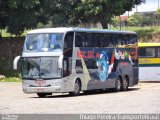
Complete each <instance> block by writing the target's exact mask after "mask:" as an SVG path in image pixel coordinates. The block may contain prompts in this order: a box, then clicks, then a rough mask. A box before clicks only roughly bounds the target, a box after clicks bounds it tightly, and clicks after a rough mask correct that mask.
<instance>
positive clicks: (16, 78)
mask: <svg viewBox="0 0 160 120" xmlns="http://www.w3.org/2000/svg"><path fill="white" fill-rule="evenodd" d="M21 81H22V80H21V78H18V77H6V78H4V79H1V80H0V82H21Z"/></svg>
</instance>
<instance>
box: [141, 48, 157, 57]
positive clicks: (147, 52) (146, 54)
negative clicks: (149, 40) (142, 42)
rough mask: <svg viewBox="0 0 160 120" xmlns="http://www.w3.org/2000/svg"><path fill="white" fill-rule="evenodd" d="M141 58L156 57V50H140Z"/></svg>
mask: <svg viewBox="0 0 160 120" xmlns="http://www.w3.org/2000/svg"><path fill="white" fill-rule="evenodd" d="M139 56H140V57H155V48H139Z"/></svg>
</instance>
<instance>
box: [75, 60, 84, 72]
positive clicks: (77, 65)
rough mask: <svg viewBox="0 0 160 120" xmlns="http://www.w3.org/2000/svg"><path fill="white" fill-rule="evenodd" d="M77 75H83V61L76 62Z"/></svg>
mask: <svg viewBox="0 0 160 120" xmlns="http://www.w3.org/2000/svg"><path fill="white" fill-rule="evenodd" d="M75 70H76V73H83V66H82V61H81V60H76V67H75Z"/></svg>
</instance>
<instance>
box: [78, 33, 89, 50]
mask: <svg viewBox="0 0 160 120" xmlns="http://www.w3.org/2000/svg"><path fill="white" fill-rule="evenodd" d="M86 39H87V38H86V34H85V33H76V38H75V46H76V47H86V46H87V45H88V43H87V41H86Z"/></svg>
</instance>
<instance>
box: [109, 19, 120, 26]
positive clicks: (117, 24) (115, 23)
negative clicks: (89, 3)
mask: <svg viewBox="0 0 160 120" xmlns="http://www.w3.org/2000/svg"><path fill="white" fill-rule="evenodd" d="M119 22H120V21H119V18H118V17H113V18H112V19H111V22H110V24H111V25H113V27H117V26H119V24H120V23H119Z"/></svg>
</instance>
